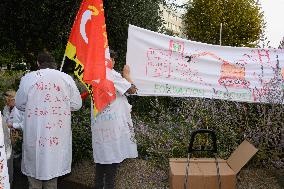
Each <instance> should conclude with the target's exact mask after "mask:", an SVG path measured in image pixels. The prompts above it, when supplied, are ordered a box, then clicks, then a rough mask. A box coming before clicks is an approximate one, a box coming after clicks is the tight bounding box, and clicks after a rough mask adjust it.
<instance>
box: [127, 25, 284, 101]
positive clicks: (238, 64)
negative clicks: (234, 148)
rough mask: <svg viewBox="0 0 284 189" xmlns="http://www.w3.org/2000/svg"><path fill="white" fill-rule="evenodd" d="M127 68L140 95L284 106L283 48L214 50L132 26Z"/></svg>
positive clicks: (214, 46)
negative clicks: (282, 104)
mask: <svg viewBox="0 0 284 189" xmlns="http://www.w3.org/2000/svg"><path fill="white" fill-rule="evenodd" d="M127 64H129V66H130V69H131V77H132V79H133V80H134V83H135V84H136V86H137V88H138V95H141V96H173V97H205V98H215V99H225V100H233V101H243V102H277V103H283V87H284V82H283V80H284V50H283V49H282V50H281V49H256V48H245V47H242V48H241V47H227V46H218V45H209V44H204V43H199V42H193V41H189V40H185V39H181V38H177V37H171V36H167V35H163V34H159V33H155V32H152V31H148V30H145V29H141V28H138V27H135V26H131V25H130V26H129V33H128V46H127Z"/></svg>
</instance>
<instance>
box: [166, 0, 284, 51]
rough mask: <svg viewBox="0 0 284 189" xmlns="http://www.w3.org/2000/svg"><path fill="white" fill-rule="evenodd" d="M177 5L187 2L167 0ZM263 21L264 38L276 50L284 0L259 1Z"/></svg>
mask: <svg viewBox="0 0 284 189" xmlns="http://www.w3.org/2000/svg"><path fill="white" fill-rule="evenodd" d="M168 1H175V2H176V3H178V4H182V3H184V2H187V0H168ZM259 3H260V4H261V7H262V11H263V12H264V20H265V22H266V31H265V34H266V37H267V38H268V40H269V41H270V43H269V45H270V46H272V47H275V48H277V47H278V46H279V43H280V41H281V40H282V38H283V37H284V0H259Z"/></svg>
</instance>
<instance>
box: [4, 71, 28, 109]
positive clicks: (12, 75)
mask: <svg viewBox="0 0 284 189" xmlns="http://www.w3.org/2000/svg"><path fill="white" fill-rule="evenodd" d="M22 75H23V72H21V71H6V72H4V71H0V81H1V82H0V96H1V100H0V108H1V109H0V110H1V111H2V110H3V108H4V106H5V99H4V93H5V92H6V91H7V90H8V89H14V90H15V91H17V90H18V87H19V84H20V79H21V76H22Z"/></svg>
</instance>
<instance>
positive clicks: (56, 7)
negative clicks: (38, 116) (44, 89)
mask: <svg viewBox="0 0 284 189" xmlns="http://www.w3.org/2000/svg"><path fill="white" fill-rule="evenodd" d="M160 2H162V0H147V1H146V0H136V1H132V0H123V1H120V0H112V1H106V0H105V1H104V6H105V13H106V23H107V31H108V38H109V44H110V46H111V48H113V49H115V50H116V51H117V52H118V53H119V61H118V62H119V65H118V68H121V67H122V64H125V54H126V46H127V44H126V43H127V33H128V32H127V30H128V25H129V24H130V23H131V24H133V25H137V26H140V27H143V28H147V29H150V30H153V31H157V30H158V29H159V28H160V27H161V24H162V21H161V18H160V16H159V3H160ZM80 4H81V0H65V1H56V0H39V1H28V0H22V1H16V0H1V3H0V17H1V18H2V19H1V20H0V26H1V27H0V33H1V39H0V57H1V54H2V53H4V52H9V53H10V54H14V53H15V51H16V52H20V58H21V57H23V58H24V60H25V61H26V62H28V63H30V64H31V66H32V69H33V68H34V66H35V64H34V63H35V58H36V55H37V53H38V52H39V51H42V50H43V49H47V50H49V51H51V52H52V53H53V54H54V55H55V57H56V60H57V62H58V63H60V62H61V61H62V57H63V54H64V50H65V46H66V44H67V40H68V37H69V33H70V31H71V27H72V25H73V22H74V19H75V16H76V14H77V12H78V9H79V6H80ZM0 61H1V59H0Z"/></svg>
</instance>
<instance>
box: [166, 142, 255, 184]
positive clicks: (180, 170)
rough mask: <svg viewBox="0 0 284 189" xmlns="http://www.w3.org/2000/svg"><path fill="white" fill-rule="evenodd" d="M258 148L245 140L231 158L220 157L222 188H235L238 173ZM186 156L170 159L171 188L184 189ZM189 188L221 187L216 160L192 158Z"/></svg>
mask: <svg viewBox="0 0 284 189" xmlns="http://www.w3.org/2000/svg"><path fill="white" fill-rule="evenodd" d="M256 152H257V149H256V148H255V147H254V146H253V145H252V144H250V143H249V142H248V141H247V140H245V141H243V142H242V143H241V144H240V145H239V146H238V148H237V149H236V150H235V151H234V152H233V153H232V154H231V156H230V157H229V159H227V160H223V159H218V166H219V172H220V178H221V189H235V188H236V175H237V173H238V172H239V171H240V170H241V168H242V167H243V166H244V165H245V164H246V163H247V162H248V161H249V160H250V159H251V158H252V157H253V156H254V154H255V153H256ZM186 166H187V159H186V158H171V159H170V189H184V177H185V172H186ZM188 175H189V176H188V182H187V183H188V189H219V184H218V177H217V167H216V160H215V159H214V158H192V159H190V163H189V174H188Z"/></svg>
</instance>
